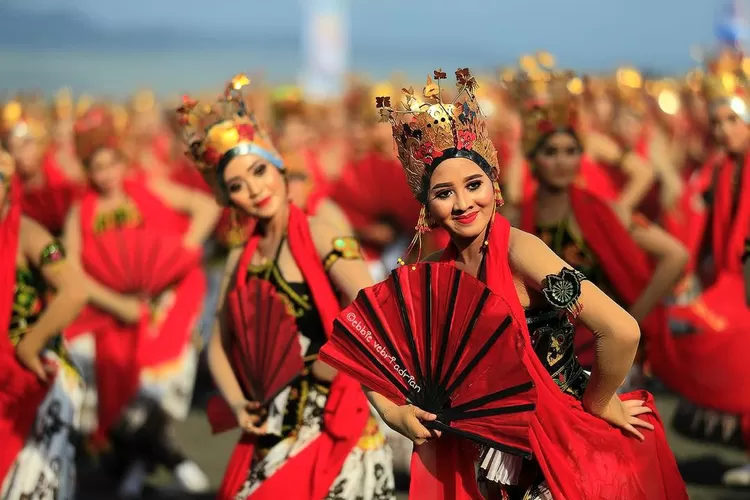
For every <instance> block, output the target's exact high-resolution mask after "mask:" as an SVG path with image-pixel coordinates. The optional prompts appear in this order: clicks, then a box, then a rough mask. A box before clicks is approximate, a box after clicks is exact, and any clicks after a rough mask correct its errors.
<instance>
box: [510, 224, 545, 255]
mask: <svg viewBox="0 0 750 500" xmlns="http://www.w3.org/2000/svg"><path fill="white" fill-rule="evenodd" d="M541 247H544V248H547V245H545V244H544V242H543V241H542V240H540V239H539V238H538V237H536V236H535V235H533V234H531V233H527V232H526V231H522V230H521V229H518V228H516V227H511V228H510V238H509V239H508V253H509V254H510V257H511V258H512V259H513V258H524V257H525V255H524V253H525V252H528V251H529V250H534V249H537V250H538V249H539V248H541ZM526 256H527V255H526Z"/></svg>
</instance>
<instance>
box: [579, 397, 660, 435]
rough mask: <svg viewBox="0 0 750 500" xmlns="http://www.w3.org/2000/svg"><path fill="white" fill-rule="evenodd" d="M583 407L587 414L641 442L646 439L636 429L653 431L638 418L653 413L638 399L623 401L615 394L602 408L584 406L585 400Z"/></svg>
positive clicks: (651, 425) (649, 424) (651, 426)
mask: <svg viewBox="0 0 750 500" xmlns="http://www.w3.org/2000/svg"><path fill="white" fill-rule="evenodd" d="M583 406H584V408H586V410H587V411H588V412H589V413H592V414H594V415H596V416H597V417H599V418H601V419H603V420H606V421H607V422H609V423H610V424H612V425H614V426H615V427H619V428H620V429H622V430H623V431H625V432H627V433H629V434H631V435H633V436H635V437H637V438H638V439H639V440H641V441H645V439H646V438H645V437H644V436H643V434H642V433H641V432H640V431H639V430H638V429H636V427H641V428H644V429H648V430H650V431H653V430H654V426H653V424H651V423H649V422H646V421H645V420H641V419H640V418H638V417H639V416H640V415H645V414H648V413H653V412H654V411H653V410H652V409H651V408H649V407H648V406H646V405H645V401H641V400H638V399H631V400H626V401H623V400H621V399H620V396H618V395H617V394H615V395H614V396H612V398H611V399H610V400H609V402H608V403H607V405H606V406H604V407H603V408H593V407H591V406H590V405H587V404H586V401H585V399H584V403H583Z"/></svg>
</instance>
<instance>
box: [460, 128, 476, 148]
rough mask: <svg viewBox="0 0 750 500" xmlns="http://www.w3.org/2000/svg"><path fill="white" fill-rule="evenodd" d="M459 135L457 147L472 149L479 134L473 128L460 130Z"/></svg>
mask: <svg viewBox="0 0 750 500" xmlns="http://www.w3.org/2000/svg"><path fill="white" fill-rule="evenodd" d="M457 136H458V141H457V142H456V148H457V149H471V148H472V147H474V141H476V140H477V134H475V133H474V132H472V131H471V130H460V131H459V132H458V134H457Z"/></svg>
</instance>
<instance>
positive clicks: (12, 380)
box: [0, 180, 49, 487]
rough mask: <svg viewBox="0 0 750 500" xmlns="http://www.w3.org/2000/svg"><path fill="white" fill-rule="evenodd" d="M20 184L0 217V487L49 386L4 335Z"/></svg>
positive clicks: (11, 292) (10, 300)
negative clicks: (20, 359) (19, 357)
mask: <svg viewBox="0 0 750 500" xmlns="http://www.w3.org/2000/svg"><path fill="white" fill-rule="evenodd" d="M20 187H21V186H20V183H19V182H18V181H17V180H15V181H14V182H13V185H12V186H11V194H10V196H12V198H11V200H10V210H9V211H8V213H7V215H6V216H5V217H4V218H3V219H2V220H0V443H2V445H0V487H2V482H3V481H4V479H5V476H6V475H7V474H8V470H9V469H10V467H11V465H13V462H14V461H15V460H16V456H18V453H19V452H20V451H21V449H22V448H23V445H24V442H25V441H26V438H27V437H28V435H29V432H31V428H32V427H33V425H34V420H35V418H36V411H37V408H39V405H40V404H41V402H42V400H43V399H44V396H45V395H46V394H47V390H48V388H49V387H48V386H47V385H45V384H42V383H41V382H40V381H39V379H37V378H36V376H35V375H34V374H33V373H31V372H30V371H28V370H26V369H25V368H24V367H23V366H21V365H20V364H19V363H18V361H17V359H16V350H15V348H14V347H13V344H12V343H11V342H10V337H9V335H8V327H9V326H10V317H11V311H12V307H13V300H14V297H13V296H14V293H15V286H16V253H17V251H18V240H19V233H20V227H21V226H20V224H21V206H20V203H19V200H18V193H19V191H20Z"/></svg>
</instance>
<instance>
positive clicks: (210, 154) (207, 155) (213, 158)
mask: <svg viewBox="0 0 750 500" xmlns="http://www.w3.org/2000/svg"><path fill="white" fill-rule="evenodd" d="M202 159H203V162H204V163H206V164H208V165H218V163H219V161H221V155H220V154H219V152H218V151H216V149H214V148H212V147H211V146H209V147H207V148H206V150H205V151H204V152H203V157H202Z"/></svg>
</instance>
